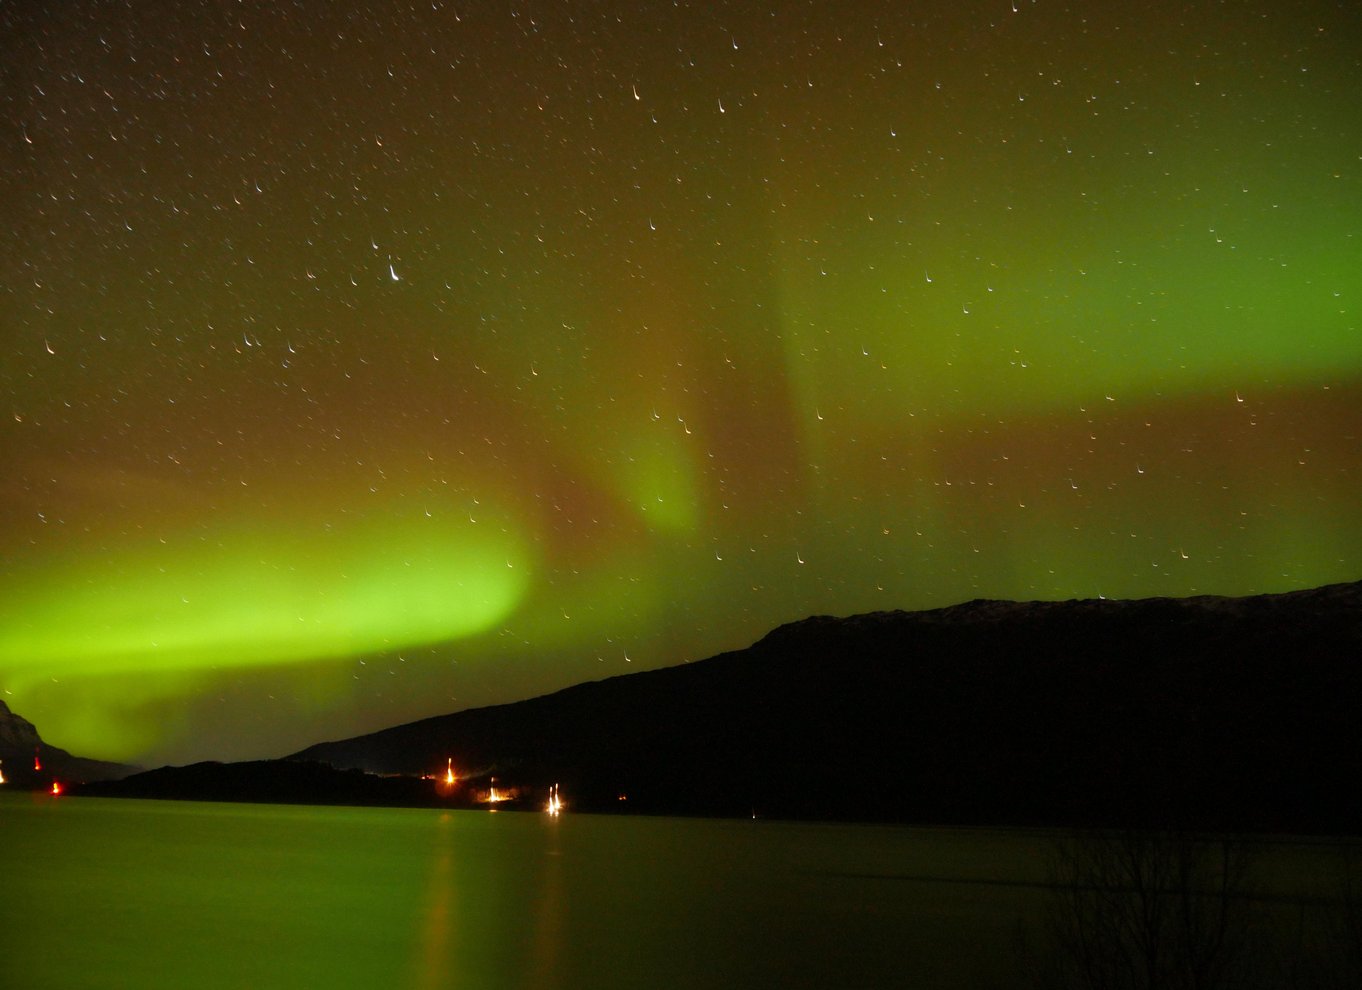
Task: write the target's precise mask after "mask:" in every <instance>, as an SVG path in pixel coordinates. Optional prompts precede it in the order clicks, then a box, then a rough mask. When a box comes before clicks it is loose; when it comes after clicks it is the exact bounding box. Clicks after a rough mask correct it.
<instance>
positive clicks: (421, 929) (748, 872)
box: [0, 794, 1327, 990]
mask: <svg viewBox="0 0 1362 990" xmlns="http://www.w3.org/2000/svg"><path fill="white" fill-rule="evenodd" d="M1047 844H1048V839H1047V837H1045V836H1043V835H1040V834H1036V833H1026V832H1011V831H988V830H928V829H906V828H877V827H867V826H840V825H838V826H824V825H792V824H781V823H767V822H742V821H705V820H678V819H646V818H612V817H597V816H574V815H571V814H567V815H564V816H563V817H562V818H559V819H551V818H549V817H548V816H545V815H532V814H513V813H501V814H488V813H480V812H440V811H430V810H389V809H367V808H366V809H350V808H314V807H282V806H265V805H226V804H197V803H179V802H144V801H115V800H95V799H70V798H61V799H56V800H54V799H52V798H50V797H48V796H46V795H27V794H8V795H3V796H0V871H2V875H0V987H5V988H34V990H37V988H48V987H50V988H62V990H73V988H79V987H100V988H111V987H135V988H139V990H146V988H157V987H175V988H181V987H232V988H241V987H254V988H260V987H290V988H294V987H319V988H329V987H366V988H388V987H417V988H424V987H470V988H494V987H592V988H611V987H856V986H915V987H943V988H948V987H966V986H969V987H988V986H1003V985H1009V984H1015V983H1016V979H1015V978H1016V976H1017V973H1016V969H1017V965H1018V963H1017V956H1016V953H1015V947H1016V940H1017V936H1018V932H1019V930H1021V929H1024V928H1025V927H1026V926H1027V925H1028V924H1031V923H1033V922H1034V919H1035V918H1036V917H1038V915H1039V912H1040V911H1041V910H1042V908H1043V904H1044V898H1045V897H1046V891H1045V889H1044V888H1043V886H1040V884H1041V883H1042V881H1043V880H1044V878H1045V870H1046V856H1045V853H1046V848H1047ZM1292 855H1293V856H1294V857H1295V858H1294V859H1293V860H1292V862H1293V863H1295V864H1296V865H1295V866H1291V867H1289V868H1287V869H1285V872H1284V873H1283V876H1281V877H1278V881H1279V882H1286V883H1288V885H1295V886H1298V887H1302V888H1308V887H1313V886H1319V885H1320V884H1322V883H1324V882H1325V881H1326V880H1327V877H1324V876H1323V875H1322V874H1319V873H1318V869H1317V867H1318V864H1316V867H1310V866H1309V864H1308V863H1306V866H1305V867H1303V868H1302V867H1301V866H1300V863H1302V862H1305V860H1303V859H1302V857H1301V854H1299V853H1293V854H1292ZM1306 859H1308V857H1306ZM1321 862H1322V861H1321ZM1311 869H1316V873H1315V874H1312V873H1311Z"/></svg>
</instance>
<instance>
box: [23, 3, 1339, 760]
mask: <svg viewBox="0 0 1362 990" xmlns="http://www.w3.org/2000/svg"><path fill="white" fill-rule="evenodd" d="M1014 7H1015V9H1014ZM1359 42H1362V13H1360V12H1359V11H1358V10H1357V8H1356V6H1355V5H1353V4H1351V3H1347V2H1340V3H1266V2H1249V3H1244V4H1227V5H1212V4H1191V5H1184V4H1172V3H1155V4H1152V5H1150V4H1144V5H1140V4H1120V5H1117V4H1092V5H1087V4H1076V3H1070V4H1062V3H1049V2H1045V0H1036V2H1032V0H1018V2H1017V3H1016V4H1015V5H1014V4H1013V3H1012V2H1011V0H998V2H989V3H973V2H964V3H955V2H944V0H934V2H930V3H891V2H884V3H871V2H852V3H827V4H808V3H797V4H796V3H789V4H772V5H768V6H761V5H756V4H732V5H729V4H722V3H718V4H712V3H695V4H685V3H679V4H665V5H664V4H643V5H639V4H624V3H542V4H529V5H525V4H509V5H508V4H500V3H487V4H477V3H466V4H457V5H456V4H448V3H439V2H435V3H397V4H392V5H388V4H345V3H337V4H316V5H312V4H308V3H302V4H289V5H286V4H267V3H262V4H235V3H225V2H221V3H218V2H201V3H190V4H175V5H158V4H150V3H146V4H144V3H135V2H134V3H129V4H122V3H91V2H69V3H60V4H58V3H48V4H7V5H4V6H2V7H0V202H2V203H3V204H4V209H3V212H2V213H0V232H2V234H3V236H0V298H3V322H2V323H0V326H2V327H3V334H4V337H3V341H4V349H3V352H0V390H3V397H4V400H5V403H6V406H7V408H6V409H5V413H6V415H5V416H4V421H3V434H0V465H3V486H2V487H0V538H2V539H3V555H2V556H0V690H2V691H3V692H4V695H3V696H4V698H5V700H6V702H7V704H9V705H10V707H11V708H13V709H14V710H15V711H17V712H20V713H22V714H23V715H24V716H25V717H26V718H28V719H30V720H32V721H33V722H34V723H35V724H37V725H38V727H39V728H40V729H41V730H42V732H43V734H44V736H45V737H46V738H48V739H49V740H50V741H52V742H54V743H55V744H57V745H61V746H64V747H66V748H68V749H71V750H73V751H75V752H79V753H81V754H82V755H88V756H95V757H103V758H110V759H122V760H142V761H146V762H156V761H160V762H165V761H167V760H173V761H184V760H188V759H202V758H220V759H228V758H245V757H258V756H276V755H281V754H283V753H285V752H288V751H291V750H293V749H298V748H301V747H302V746H304V745H306V744H308V743H311V742H316V741H319V740H321V739H325V738H336V737H341V736H348V735H354V734H356V733H358V732H361V731H367V730H370V729H376V728H381V727H384V726H387V725H392V724H396V723H398V722H403V721H408V720H411V719H414V718H420V717H424V716H427V715H434V714H440V713H444V712H448V711H453V710H456V709H459V708H463V707H470V706H474V705H481V704H488V703H495V702H502V701H512V700H517V699H519V698H523V697H527V696H529V695H531V694H535V693H542V692H545V691H548V690H553V689H556V688H559V687H564V686H567V685H569V684H573V683H576V682H579V681H582V680H586V679H592V678H597V677H603V676H609V675H613V674H619V673H625V672H629V671H632V670H634V669H640V668H646V667H655V666H663V665H670V664H675V663H680V662H682V661H685V660H688V659H695V658H699V657H703V656H708V655H710V654H713V653H716V652H719V651H721V650H725V649H731V648H735V647H739V646H743V645H746V644H747V643H749V642H751V641H752V640H753V639H755V638H757V637H759V636H760V635H762V634H763V633H764V632H766V631H767V630H768V629H770V628H772V627H773V626H775V625H777V624H779V623H781V622H785V621H790V620H793V619H797V618H800V617H803V616H805V615H808V614H811V613H820V612H822V613H838V614H849V613H853V612H862V611H870V610H875V609H890V608H905V609H913V608H926V607H934V606H939V605H948V604H952V603H954V602H957V601H961V600H965V599H969V598H974V597H1000V598H1068V597H1095V596H1098V595H1106V596H1108V597H1116V596H1120V597H1139V596H1147V595H1190V594H1201V593H1214V594H1250V593H1256V592H1267V591H1282V590H1288V589H1290V588H1297V587H1306V586H1310V585H1317V584H1324V583H1328V582H1332V581H1344V580H1356V579H1358V578H1359V577H1362V511H1359V507H1360V506H1362V501H1360V500H1359V495H1358V492H1359V489H1360V488H1362V478H1360V477H1359V471H1358V468H1359V465H1362V441H1360V440H1359V437H1362V328H1360V327H1359V321H1358V315H1357V314H1358V310H1357V306H1358V294H1359V292H1362V120H1359V119H1358V117H1357V114H1356V111H1355V109H1354V108H1353V107H1352V102H1353V99H1354V95H1355V94H1356V93H1357V92H1359V91H1362V55H1359V52H1362V45H1360V44H1359Z"/></svg>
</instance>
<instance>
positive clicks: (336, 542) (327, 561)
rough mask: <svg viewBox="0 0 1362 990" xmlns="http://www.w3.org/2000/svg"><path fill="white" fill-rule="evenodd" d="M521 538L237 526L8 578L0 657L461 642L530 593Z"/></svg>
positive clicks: (175, 656)
mask: <svg viewBox="0 0 1362 990" xmlns="http://www.w3.org/2000/svg"><path fill="white" fill-rule="evenodd" d="M528 571H529V567H528V564H527V562H526V561H525V559H524V557H523V556H522V554H521V553H520V552H519V548H518V547H517V545H516V541H514V540H512V539H510V538H508V537H506V536H504V535H502V534H495V535H491V534H488V533H487V532H486V531H485V530H483V529H479V528H478V527H477V526H476V525H475V524H471V523H469V522H467V521H466V520H462V519H460V518H457V517H456V518H455V519H454V520H453V521H452V522H450V521H447V519H446V518H444V517H441V518H431V519H427V518H419V519H414V520H401V519H398V520H392V521H387V522H385V523H384V524H383V525H382V526H377V525H375V524H373V523H367V524H359V525H356V526H353V527H348V528H343V529H339V530H336V531H332V532H330V533H326V534H323V535H320V536H317V537H314V538H312V539H305V538H302V537H299V536H294V535H285V534H281V533H279V532H274V533H268V534H267V533H262V532H259V531H251V530H246V531H241V530H238V531H232V532H228V533H226V534H224V545H220V546H208V545H204V544H203V543H199V542H192V543H190V545H189V546H187V547H184V548H181V549H176V550H174V551H173V552H169V553H166V552H160V553H158V552H156V551H155V550H148V549H145V548H137V549H131V550H127V551H122V552H116V553H111V554H109V555H108V557H107V559H103V560H98V561H95V562H91V563H85V562H82V563H80V564H78V565H76V566H73V567H71V568H68V569H62V570H54V571H51V572H45V573H39V574H37V575H29V576H28V580H27V581H25V582H23V583H21V582H19V581H10V582H9V583H8V586H7V587H6V588H5V589H4V592H5V593H4V596H3V601H4V604H3V605H2V606H0V628H3V632H0V665H3V666H4V667H6V668H8V669H11V670H24V669H28V670H34V671H41V672H43V673H44V674H54V675H67V674H73V673H82V672H83V673H93V672H99V673H103V674H108V673H112V672H119V671H126V672H136V673H141V672H148V671H172V670H195V669H206V668H212V667H217V666H219V665H222V664H231V665H233V666H251V665H276V664H280V663H287V662H296V661H305V660H309V659H312V658H316V657H318V656H328V655H331V656H336V655H349V654H355V653H359V652H363V651H366V650H376V649H396V648H401V647H405V646H411V645H415V644H420V643H430V642H436V641H440V640H448V639H454V638H459V637H464V636H468V635H471V634H474V633H478V632H481V631H482V630H485V629H487V628H488V627H490V626H491V625H493V624H495V623H496V622H498V621H500V620H501V619H503V618H504V617H505V616H506V615H507V614H508V613H509V612H510V611H511V609H512V608H514V606H515V604H516V602H517V601H518V600H519V599H520V597H521V595H522V594H523V592H524V589H525V587H526V582H527V579H528Z"/></svg>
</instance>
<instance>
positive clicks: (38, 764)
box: [33, 749, 43, 770]
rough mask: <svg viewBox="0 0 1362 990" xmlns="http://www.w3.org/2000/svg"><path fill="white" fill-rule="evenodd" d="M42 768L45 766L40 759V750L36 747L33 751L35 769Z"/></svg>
mask: <svg viewBox="0 0 1362 990" xmlns="http://www.w3.org/2000/svg"><path fill="white" fill-rule="evenodd" d="M42 768H43V764H42V761H41V760H39V759H38V751H37V750H36V749H35V750H34V751H33V769H34V770H41V769H42Z"/></svg>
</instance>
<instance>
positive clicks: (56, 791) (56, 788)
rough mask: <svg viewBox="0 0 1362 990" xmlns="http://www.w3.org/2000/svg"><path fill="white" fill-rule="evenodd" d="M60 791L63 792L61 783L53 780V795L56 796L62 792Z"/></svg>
mask: <svg viewBox="0 0 1362 990" xmlns="http://www.w3.org/2000/svg"><path fill="white" fill-rule="evenodd" d="M60 793H61V784H59V783H57V781H55V780H54V781H52V794H53V796H56V795H58V794H60Z"/></svg>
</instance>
